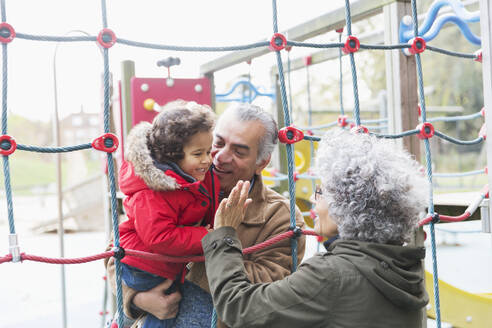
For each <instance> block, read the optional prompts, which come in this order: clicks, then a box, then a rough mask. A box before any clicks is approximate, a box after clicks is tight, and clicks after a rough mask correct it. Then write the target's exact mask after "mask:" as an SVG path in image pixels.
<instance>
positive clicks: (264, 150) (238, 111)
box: [219, 104, 278, 164]
mask: <svg viewBox="0 0 492 328" xmlns="http://www.w3.org/2000/svg"><path fill="white" fill-rule="evenodd" d="M226 112H227V113H231V114H234V115H235V116H236V118H237V120H238V121H239V122H249V121H258V122H260V123H261V124H262V125H263V127H264V128H265V134H264V135H263V137H262V138H261V139H260V144H259V145H258V154H257V159H256V164H259V163H261V162H262V161H263V160H265V159H267V158H268V157H270V155H271V154H272V152H273V149H274V148H275V145H276V144H277V140H278V128H277V122H275V120H274V119H273V117H272V115H270V114H269V113H267V112H266V111H264V110H263V109H262V108H261V107H259V106H256V105H252V104H239V105H233V106H230V107H229V108H227V110H226ZM219 119H220V118H219Z"/></svg>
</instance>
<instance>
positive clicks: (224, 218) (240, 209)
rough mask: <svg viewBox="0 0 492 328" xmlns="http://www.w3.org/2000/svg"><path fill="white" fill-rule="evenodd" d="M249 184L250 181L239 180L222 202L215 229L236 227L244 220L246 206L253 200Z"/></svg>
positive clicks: (216, 215) (216, 216)
mask: <svg viewBox="0 0 492 328" xmlns="http://www.w3.org/2000/svg"><path fill="white" fill-rule="evenodd" d="M249 186H250V183H249V181H242V180H239V181H238V182H237V184H236V186H235V187H234V188H232V190H231V193H230V194H229V197H227V198H224V199H223V200H222V202H220V205H219V209H218V210H217V212H216V213H215V222H214V229H218V228H220V227H225V226H228V227H233V228H235V229H236V228H237V227H238V226H239V225H240V224H241V222H243V219H244V215H245V213H246V208H247V207H248V205H249V204H250V203H251V202H252V200H251V198H248V193H249Z"/></svg>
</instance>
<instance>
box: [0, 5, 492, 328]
mask: <svg viewBox="0 0 492 328" xmlns="http://www.w3.org/2000/svg"><path fill="white" fill-rule="evenodd" d="M451 3H455V1H451ZM272 9H273V19H272V22H273V36H272V37H271V40H270V41H265V42H256V43H251V44H245V45H237V46H217V47H195V46H175V45H165V44H154V43H146V42H139V41H133V40H127V39H123V38H117V37H116V34H115V33H114V32H113V31H112V30H111V29H109V28H108V22H107V12H106V0H101V14H102V15H101V16H102V29H101V31H100V33H99V34H98V35H97V36H46V35H32V34H27V33H20V32H16V31H15V30H14V28H13V26H12V25H10V24H8V23H7V15H6V6H5V0H1V23H0V42H1V43H2V121H1V129H2V131H1V135H0V154H1V155H2V160H3V174H4V183H5V192H6V200H7V214H8V222H9V232H10V234H9V243H10V252H9V254H8V255H6V256H3V257H0V263H5V262H19V261H27V260H31V261H39V262H45V263H56V264H73V263H85V262H89V261H95V260H100V259H103V258H107V257H111V256H114V257H115V259H116V261H115V266H116V286H117V290H116V300H117V311H118V314H122V313H123V307H122V289H121V264H120V260H121V259H122V258H123V257H124V256H137V257H145V258H148V259H153V260H160V261H169V260H172V261H174V262H176V261H181V262H189V261H203V257H188V258H184V257H183V258H179V259H178V258H174V257H168V256H164V255H157V254H149V253H143V252H138V251H134V250H129V249H126V250H124V249H122V248H121V247H120V241H119V229H118V215H117V201H116V184H115V168H114V164H113V152H114V151H115V150H116V149H117V147H118V144H119V141H118V138H117V137H116V136H115V135H114V134H112V133H110V129H109V126H110V124H109V117H110V115H109V110H110V74H109V53H110V50H111V48H112V47H113V46H114V45H116V44H120V45H126V46H131V47H140V48H147V49H158V50H172V51H193V52H224V51H237V50H247V49H252V48H264V47H268V48H269V49H270V50H271V51H273V52H274V53H275V55H276V64H277V68H278V74H279V82H280V95H279V96H280V100H281V103H282V109H283V114H284V123H285V127H284V128H282V129H281V130H280V131H279V140H280V141H281V142H282V143H283V144H285V147H286V152H287V170H288V173H287V175H285V176H282V175H278V176H277V177H276V178H277V179H287V180H288V189H289V196H290V213H291V215H290V230H289V231H287V232H285V233H283V234H280V235H278V236H276V237H274V238H272V239H271V240H269V241H267V242H264V243H262V244H258V245H255V246H253V247H250V248H247V249H245V250H244V253H245V254H247V253H250V252H255V251H258V250H260V249H263V248H265V247H268V246H271V245H273V244H274V243H276V242H279V241H280V240H283V239H286V238H290V240H291V248H292V261H293V268H294V270H295V268H296V267H297V262H298V259H297V238H298V237H299V236H300V235H302V234H307V235H315V234H314V233H313V232H312V231H306V230H301V229H299V228H298V227H296V221H295V206H296V204H295V200H296V196H295V181H296V180H297V179H299V178H306V179H312V180H313V183H314V179H316V177H315V176H313V175H311V174H305V175H300V174H296V172H294V153H293V146H294V144H295V143H296V142H298V141H301V140H308V141H311V142H316V141H319V140H320V137H318V136H314V135H312V133H307V134H306V135H305V134H304V132H303V131H302V130H303V129H302V128H301V129H300V128H296V127H294V126H292V125H291V115H292V113H291V106H289V101H288V99H287V92H286V83H285V78H284V69H283V62H282V51H283V50H284V49H285V50H288V49H289V48H291V47H308V48H319V49H328V48H338V49H339V58H340V67H341V57H342V53H344V54H345V55H348V57H349V61H350V69H351V74H352V88H353V97H354V110H353V117H352V118H351V119H349V118H348V117H347V116H346V115H345V112H344V108H343V101H342V97H340V109H341V115H340V117H339V118H338V120H337V121H336V122H333V123H329V124H325V125H322V126H321V125H320V126H311V124H312V121H311V119H309V122H308V123H309V125H310V126H309V127H306V128H305V129H306V130H310V131H311V130H319V129H322V128H327V127H332V126H336V125H338V126H340V127H349V126H351V131H353V132H354V133H371V134H374V135H376V136H378V137H381V138H391V139H396V138H403V137H407V136H412V135H417V136H418V137H419V138H420V139H421V140H422V141H423V143H424V146H425V158H426V174H427V178H428V180H429V185H430V187H429V191H428V193H429V205H428V216H427V217H426V218H424V219H423V220H422V221H421V222H420V224H421V225H424V224H429V226H430V232H431V233H430V235H431V247H432V263H433V272H434V296H435V309H436V321H437V324H438V327H440V326H441V321H440V320H441V319H440V305H439V287H438V274H437V258H436V245H435V229H434V225H435V224H436V223H437V222H438V221H440V220H441V221H452V222H454V221H461V220H464V219H466V218H468V217H470V216H471V215H472V214H473V212H474V211H475V210H476V209H477V208H478V206H479V205H480V202H481V201H482V200H483V199H484V198H485V197H488V187H486V188H484V189H483V191H482V192H481V194H480V197H479V198H477V200H476V201H475V202H474V203H473V204H471V205H470V206H469V207H468V208H467V210H466V211H465V213H463V214H462V215H460V216H457V217H451V216H444V215H439V214H437V213H436V212H435V211H434V201H433V188H432V178H433V172H432V165H431V163H432V158H431V150H430V143H429V139H430V138H431V137H433V136H437V137H439V138H442V139H444V140H446V141H449V142H452V143H455V144H459V145H474V144H478V143H481V142H483V141H484V140H485V138H486V135H485V129H484V128H482V129H481V131H480V133H479V136H478V137H477V138H476V139H474V140H458V139H456V138H453V137H450V136H447V135H445V134H444V133H442V132H440V131H437V130H435V129H434V127H433V125H432V122H434V121H438V120H441V121H449V120H465V119H472V118H476V117H479V116H480V115H482V116H483V111H481V113H475V114H472V115H468V116H461V117H454V118H451V117H445V118H434V119H427V113H426V103H425V97H424V86H423V74H422V63H421V53H423V52H424V51H425V50H429V51H434V52H437V53H440V54H444V55H449V56H455V57H459V58H464V59H473V60H476V61H481V59H482V55H481V52H477V53H474V54H464V53H458V52H453V51H450V50H446V49H440V48H437V47H432V46H429V45H426V41H425V40H424V38H423V37H422V35H423V33H425V32H427V31H428V30H429V29H428V26H427V25H425V26H424V28H423V29H421V30H419V27H418V20H417V9H416V0H412V1H411V9H412V21H411V22H409V24H407V26H409V27H410V30H408V31H406V32H405V36H406V37H408V42H402V43H399V44H392V45H371V44H362V43H360V41H359V40H358V39H357V37H356V36H354V35H353V34H352V16H351V12H350V10H351V7H350V1H349V0H345V25H346V32H347V36H346V39H345V41H343V40H342V32H343V30H338V31H337V32H339V40H338V41H339V42H335V43H309V42H298V41H292V40H288V39H287V38H286V37H285V36H284V35H283V34H281V33H279V31H278V24H277V3H276V0H272ZM433 10H434V9H433ZM465 14H466V13H465ZM434 18H435V16H434ZM473 19H475V18H470V19H469V20H468V21H473ZM460 28H461V26H460ZM462 29H463V28H462ZM470 37H472V36H470ZM15 38H19V39H25V40H32V41H41V42H96V43H97V44H98V45H99V46H100V47H101V49H102V52H101V53H102V56H103V72H104V74H103V77H104V79H103V85H104V89H103V104H104V118H103V120H104V124H103V125H104V131H103V134H102V135H101V136H99V137H97V138H95V139H94V140H93V141H92V142H90V143H86V144H81V145H74V146H68V147H37V146H28V145H22V144H17V143H16V140H15V139H14V138H13V137H12V136H10V135H8V134H7V107H8V103H7V87H8V69H7V67H8V66H7V63H8V45H9V44H10V42H12V41H13V40H14V39H15ZM360 49H371V50H393V49H399V50H402V51H404V52H406V53H407V54H408V55H413V56H415V60H416V66H417V80H418V94H419V100H420V111H421V123H420V124H419V125H418V126H417V127H416V128H415V129H413V130H409V131H404V132H401V133H398V134H378V133H374V132H372V131H369V129H368V128H367V127H366V126H364V125H362V124H367V123H369V124H371V123H378V124H379V123H385V122H387V119H385V118H383V119H378V120H365V121H364V120H361V115H360V104H359V95H358V84H357V69H356V63H355V53H356V52H357V51H358V50H360ZM289 63H290V61H289ZM289 65H290V64H289ZM289 70H290V68H289ZM340 75H341V71H340ZM341 78H342V76H340V80H341ZM308 80H309V79H308ZM289 89H290V78H289ZM257 93H259V92H258V91H257V90H255V94H257ZM340 93H342V85H341V84H340ZM289 94H291V93H290V92H289ZM268 96H271V95H268ZM308 102H309V107H310V102H311V100H310V98H309V99H308ZM290 105H292V101H291V100H290ZM90 148H92V149H95V150H98V151H103V152H106V159H107V167H108V177H109V192H110V197H111V220H112V225H113V234H114V235H113V238H114V249H113V250H111V251H108V252H104V253H101V254H97V255H94V256H88V257H83V258H76V259H66V258H62V259H54V258H46V257H41V256H34V255H28V254H25V253H21V252H20V247H19V245H18V242H17V234H16V230H15V222H14V211H13V201H12V189H11V182H10V168H9V156H10V155H12V154H13V153H14V152H15V151H16V150H23V151H31V152H40V153H61V152H71V151H78V150H83V149H90ZM311 155H313V146H312V144H311ZM480 173H484V170H480V171H474V172H466V173H464V174H480ZM462 174H463V173H462ZM434 176H437V175H434ZM117 318H118V321H117V325H118V326H119V327H123V316H122V315H118V316H117ZM215 322H216V316H215V313H214V316H213V319H212V326H215Z"/></svg>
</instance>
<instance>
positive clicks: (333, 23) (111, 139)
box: [0, 0, 492, 327]
mask: <svg viewBox="0 0 492 328" xmlns="http://www.w3.org/2000/svg"><path fill="white" fill-rule="evenodd" d="M104 8H105V7H104V1H103V9H104ZM481 8H482V10H483V13H482V19H481V21H482V24H484V25H485V24H489V25H488V26H490V16H491V15H492V9H491V8H490V6H489V4H488V3H487V1H485V0H483V1H482V2H481ZM348 9H350V8H341V9H340V10H337V11H334V12H331V13H329V14H327V15H324V16H322V17H320V18H318V19H317V21H318V23H317V24H318V25H316V24H315V23H314V20H313V21H311V22H306V24H303V26H302V28H301V27H299V28H293V29H292V30H289V31H286V32H285V33H281V34H280V35H282V36H283V35H288V37H289V39H288V40H285V42H284V41H283V40H282V38H281V37H280V36H279V35H276V36H274V38H272V41H271V42H270V47H271V48H273V50H274V51H275V52H276V54H277V59H278V63H277V64H278V66H277V67H278V70H277V71H274V74H273V75H272V77H273V80H274V83H273V84H272V85H275V86H276V87H277V89H276V92H275V94H276V95H277V97H276V100H277V108H278V109H279V110H278V113H279V115H278V118H277V119H278V122H279V125H280V126H286V129H284V130H283V131H284V134H283V138H282V137H281V141H283V142H285V143H286V145H287V146H286V149H284V148H283V147H281V148H280V149H281V151H280V156H279V159H278V161H277V164H278V166H277V167H280V172H284V174H285V175H286V176H287V177H288V178H287V179H282V180H284V181H285V182H287V180H288V181H289V188H288V189H289V196H290V198H291V200H292V201H291V204H293V203H294V200H295V199H297V200H298V204H299V200H306V197H307V196H308V195H309V194H310V193H311V192H312V189H310V188H312V181H313V180H314V179H313V177H309V174H306V173H309V172H308V168H309V167H310V163H309V159H310V158H312V157H311V156H310V155H309V152H310V151H312V148H311V145H312V141H316V140H317V137H309V136H307V135H303V136H302V137H301V134H300V133H299V131H300V130H298V129H295V128H291V129H289V128H290V127H291V124H290V123H291V122H290V119H289V115H288V111H287V112H286V108H287V109H288V105H287V101H286V92H285V85H284V77H283V72H282V67H283V65H282V61H281V57H280V52H281V51H282V50H283V47H285V46H286V45H291V46H306V47H308V46H313V47H314V45H313V44H307V43H303V42H302V41H304V40H305V39H308V38H310V37H312V36H314V35H316V34H321V33H324V32H326V31H328V30H332V29H340V28H342V27H343V26H344V25H345V24H347V28H348V29H347V33H348V36H349V37H350V36H351V32H350V28H349V27H350V24H351V20H350V19H352V20H353V21H355V20H358V19H362V18H365V17H367V16H368V15H372V14H375V13H379V12H381V11H384V14H385V19H387V20H388V21H387V24H388V26H387V27H388V28H387V29H386V30H387V31H388V35H387V36H385V39H386V40H387V41H388V42H387V43H386V44H397V43H398V44H400V40H396V39H392V38H395V37H396V35H397V34H395V32H396V31H397V30H398V27H397V26H398V24H399V22H400V20H401V19H402V18H403V17H402V16H403V14H404V13H405V14H407V13H409V12H410V9H411V8H410V4H408V3H400V2H394V1H389V0H386V1H374V2H371V3H367V2H364V1H362V2H356V3H354V4H353V5H352V7H351V13H352V14H350V12H349V10H348ZM346 11H347V13H346ZM405 11H406V12H405ZM395 13H398V14H395ZM413 14H414V16H415V14H416V13H413ZM103 15H105V9H104V10H103ZM319 19H321V20H325V21H324V23H323V24H321V26H322V27H320V25H319ZM3 21H4V22H5V18H3ZM414 23H415V22H414ZM310 24H311V25H310ZM104 27H105V28H107V26H104ZM3 28H4V29H9V28H8V26H6V25H3ZM9 31H10V33H11V35H12V34H14V33H13V32H12V31H13V30H9ZM274 32H275V33H278V31H274ZM24 36H25V35H24ZM18 37H22V34H20V33H19V36H18ZM490 38H491V36H490V29H488V30H487V28H482V49H483V53H484V56H483V66H484V94H485V108H488V107H490V105H491V104H490V101H491V99H490V97H491V94H490V93H491V92H492V91H491V88H490V87H491V85H490V83H492V82H491V79H490V75H491V72H490V68H491V67H490V43H491V42H490V41H491V40H490ZM92 39H93V37H90V38H89V39H87V38H84V37H82V38H81V39H80V40H81V41H87V40H91V41H94V40H92ZM361 40H362V39H361ZM10 41H12V40H10ZM10 41H6V40H2V42H4V44H3V46H4V48H6V44H7V43H8V42H10ZM352 41H354V39H352ZM98 42H99V43H100V44H101V46H102V47H104V56H105V85H106V86H107V84H108V81H107V80H108V76H107V75H108V74H107V73H108V67H107V56H108V49H109V48H111V46H113V44H115V43H118V42H121V43H123V44H129V43H130V42H129V41H128V40H118V39H117V38H116V36H115V35H114V33H112V32H111V33H110V31H108V30H105V31H104V30H103V31H102V32H101V34H100V35H99V37H98ZM354 42H355V41H354ZM413 44H414V45H415V46H416V47H418V46H417V45H416V44H415V43H413ZM266 45H268V42H267V43H262V44H261V45H260V46H257V47H256V46H255V47H253V48H250V49H246V48H245V49H243V50H242V51H241V52H238V53H232V54H231V55H228V56H224V57H222V58H219V59H218V60H216V61H212V62H210V63H207V64H205V65H203V66H202V73H203V74H204V75H205V77H206V78H207V79H208V81H213V80H214V78H213V74H214V72H216V71H218V70H220V69H224V68H227V67H228V66H230V65H233V64H235V63H238V62H241V61H245V60H251V59H252V58H254V57H256V56H260V55H262V54H264V53H266V52H267V51H268V50H266ZM282 46H283V47H282ZM342 46H345V47H346V48H347V47H348V48H349V50H353V51H348V55H349V56H350V59H351V64H352V67H353V68H354V70H355V63H354V59H353V57H354V52H356V51H357V50H359V49H357V50H354V49H355V47H354V46H351V45H350V42H349V44H348V46H347V44H345V45H344V44H336V43H335V44H328V45H327V46H326V48H328V49H329V51H324V55H323V56H326V53H329V52H331V51H332V50H333V51H335V50H336V51H337V52H338V50H339V49H340V48H341V47H342ZM350 47H352V48H350ZM364 48H365V49H388V50H389V49H393V51H388V53H389V54H388V56H389V57H390V58H389V62H390V63H391V64H390V65H389V66H390V69H389V70H388V71H389V72H390V73H388V78H387V80H388V103H390V104H392V106H388V107H389V108H395V110H394V111H390V112H389V113H388V115H389V117H388V133H389V134H388V135H386V136H384V135H383V136H382V137H388V136H389V137H395V138H396V136H400V137H401V136H410V135H419V136H421V137H423V138H422V139H423V140H424V142H426V147H427V145H428V139H429V138H430V137H432V135H431V132H430V131H431V127H432V125H430V126H429V125H425V126H423V128H422V129H420V130H418V129H415V126H416V125H417V124H418V123H419V118H418V113H417V111H416V110H415V109H416V108H417V85H418V83H417V78H421V77H418V76H417V75H421V73H420V74H417V69H416V67H415V66H419V65H416V64H415V58H418V60H417V61H419V60H420V57H419V53H420V52H416V53H415V54H414V55H415V57H403V55H402V54H401V53H400V51H395V49H406V48H409V46H401V45H399V46H393V47H390V46H386V48H384V47H377V46H372V47H368V46H367V44H360V49H364ZM427 49H428V50H430V49H431V47H429V46H428V47H427ZM345 50H347V49H345ZM422 51H423V50H422ZM480 56H482V55H480ZM476 57H477V56H476V55H470V56H468V57H467V58H471V59H473V58H476ZM319 60H320V57H317V56H316V55H315V54H313V55H312V56H311V64H315V63H316V62H319ZM294 66H295V65H294ZM4 74H6V72H5V71H4ZM134 81H138V80H137V79H134ZM356 81H357V80H356V76H354V85H355V87H354V97H356V98H357V93H356ZM203 83H205V82H203ZM487 83H488V84H487ZM176 85H177V84H176ZM200 85H202V84H201V83H200ZM395 86H396V87H395ZM139 87H140V90H142V84H140V85H139ZM160 87H161V88H162V87H164V86H163V85H161V86H160ZM166 87H169V85H167V84H166ZM144 89H145V88H144ZM198 89H200V88H198ZM148 90H153V89H152V88H151V87H149V89H148ZM194 90H195V92H198V91H197V88H194ZM202 90H204V89H202ZM209 90H211V91H210V92H211V93H212V92H213V90H214V87H213V84H212V85H210V89H209ZM104 91H105V129H104V130H105V134H104V135H102V136H101V137H99V138H97V139H96V140H95V141H94V142H93V143H91V144H84V145H79V146H73V147H64V148H63V149H62V148H59V149H54V148H51V149H39V148H38V149H37V150H41V151H45V152H59V151H62V152H65V151H74V150H80V149H88V148H95V149H97V150H101V151H105V152H107V153H108V171H109V175H110V192H111V196H112V197H111V198H112V214H113V223H114V221H115V211H116V209H115V207H116V206H115V190H114V181H111V179H113V178H114V177H111V175H114V168H113V167H112V165H113V164H112V155H111V153H112V152H113V151H114V150H115V149H116V147H117V143H118V139H117V138H115V136H113V135H110V134H108V133H109V125H108V123H107V120H108V117H107V116H109V113H107V112H108V107H109V99H108V97H109V95H108V90H107V87H105V89H104ZM127 91H128V90H127ZM142 91H143V90H142ZM419 92H420V95H421V97H423V94H422V90H419ZM123 94H125V91H123V88H122V95H123ZM278 95H281V96H278ZM157 97H158V95H155V96H152V97H147V98H145V99H140V100H139V102H138V103H139V104H141V103H142V102H143V103H145V102H146V103H147V107H145V105H144V109H142V108H140V109H141V112H142V113H146V112H145V111H144V110H146V111H148V113H147V114H151V113H152V112H151V111H150V109H152V110H153V109H155V108H158V107H156V106H155V104H157V105H158V106H160V105H162V102H161V101H164V100H158V99H157ZM147 99H152V100H151V101H147ZM188 100H192V99H188ZM421 100H422V99H421ZM152 101H153V102H152ZM122 102H123V101H122ZM211 102H212V105H214V103H213V98H212V100H211ZM421 106H422V122H423V124H425V123H426V122H428V121H429V120H426V117H425V101H421ZM356 107H358V105H357V106H356ZM281 111H283V112H284V116H283V117H282V115H280V113H281ZM358 111H359V108H354V118H353V121H354V122H355V124H356V127H360V128H362V127H361V123H362V121H361V120H360V115H359V114H360V113H359V112H358ZM3 114H4V115H6V113H3ZM154 114H155V113H154ZM485 114H486V116H488V117H490V114H488V112H486V113H485ZM132 115H135V113H134V114H132ZM135 117H136V116H133V118H135ZM144 119H148V118H144ZM337 123H340V125H344V123H347V119H345V120H344V118H343V116H342V117H341V118H340V120H339V122H337ZM4 125H6V123H4ZM425 128H427V130H426V129H425ZM402 131H403V132H402ZM408 131H410V132H411V133H408ZM405 132H407V133H406V134H405ZM436 132H438V131H434V130H433V129H432V133H435V135H437V136H439V134H438V133H436ZM2 133H3V134H4V136H6V137H2V140H1V141H2V150H3V153H2V155H3V159H4V172H8V156H9V155H11V154H12V153H13V152H14V151H15V146H14V145H15V141H14V140H13V138H9V136H7V135H6V127H5V128H4V129H3V132H2ZM484 136H485V133H484V134H482V136H481V137H479V138H478V139H480V138H481V140H479V141H477V142H481V141H483V140H484V139H485V137H484ZM441 137H442V134H441ZM445 137H446V136H444V137H443V138H445ZM303 138H304V139H305V140H304V141H301V139H303ZM293 139H297V140H295V141H299V143H296V145H295V146H296V148H297V150H298V151H299V153H298V156H297V158H296V157H295V156H294V155H295V150H294V149H292V148H294V147H293V143H294V142H292V143H291V141H293ZM409 139H410V138H407V139H404V140H403V143H404V144H405V146H406V147H407V149H409V150H410V151H411V152H412V153H414V154H419V151H418V149H419V143H418V140H415V139H417V138H412V139H411V140H409ZM123 140H124V137H123V138H122V140H121V141H122V143H123ZM313 147H314V146H313ZM489 148H490V147H489ZM17 149H19V150H27V151H36V147H30V146H25V145H21V144H19V145H17ZM488 150H489V151H488V156H492V155H490V154H491V153H492V152H491V151H490V149H488ZM9 152H10V153H9ZM488 159H489V161H490V159H491V158H490V157H488ZM110 163H111V164H110ZM286 163H287V168H286V167H285V166H286ZM428 165H429V163H428ZM6 167H7V169H5V168H6ZM295 167H296V168H297V170H296V171H297V172H294V171H295V170H294V168H295ZM428 173H429V171H428ZM267 174H271V172H270V173H266V174H265V175H267ZM302 174H306V176H304V178H305V179H302V178H303V177H302V176H301V175H302ZM271 175H272V178H275V177H276V176H277V175H275V174H271ZM295 175H296V176H295ZM6 176H7V175H6ZM429 176H430V179H431V178H432V171H430V174H429ZM277 177H280V176H277ZM296 178H297V179H299V180H297V181H294V180H296ZM293 182H296V184H297V187H298V190H297V191H296V193H294V190H293V189H294V188H293V187H292V184H293ZM8 183H9V181H8V179H6V190H8V189H9V188H8V186H7V185H8ZM282 183H283V182H282ZM285 187H286V186H285V184H284V186H281V188H285ZM305 190H306V191H305ZM304 194H306V195H304ZM430 194H431V200H430V209H429V213H430V216H429V217H430V220H428V222H430V225H431V229H433V226H434V224H435V223H437V222H434V220H433V219H435V216H434V215H433V214H434V202H433V199H432V191H430ZM483 198H485V193H484V194H483V197H482V195H481V197H480V199H479V201H475V203H474V204H472V206H469V207H468V208H469V210H468V212H465V213H468V216H466V215H465V216H466V217H469V216H471V215H472V214H473V213H472V212H475V210H476V209H477V208H478V207H479V206H480V205H482V200H483ZM10 201H11V200H10ZM436 205H437V204H436ZM292 206H293V205H292ZM306 206H308V205H306ZM8 209H9V223H10V225H11V228H12V227H13V211H12V208H11V206H10V204H9V206H8ZM436 209H437V206H436ZM303 210H304V209H303ZM482 212H483V213H484V214H486V213H487V211H482ZM445 219H446V217H445V216H441V220H443V221H444V220H445ZM487 219H488V217H482V220H483V222H487V221H486V220H487ZM424 223H427V222H424ZM308 224H309V221H308ZM489 227H490V225H489ZM116 230H117V229H116ZM484 231H485V230H484ZM488 232H490V228H489V231H488ZM11 236H12V237H11V238H10V240H11V255H10V257H7V258H5V259H3V261H0V262H5V261H14V262H15V261H18V260H19V259H20V258H21V254H20V253H19V247H18V245H17V242H16V241H15V239H16V238H14V236H15V229H11ZM288 237H291V235H290V236H288ZM115 240H117V236H116V235H115ZM104 255H105V256H106V255H115V253H114V252H113V253H112V254H104ZM33 258H34V257H31V259H33ZM99 258H102V257H99ZM22 259H23V260H26V259H29V258H28V257H25V256H24V257H22ZM59 263H62V262H59ZM436 279H437V274H436ZM428 281H430V280H428ZM435 285H436V282H434V287H435ZM119 293H120V294H121V292H120V291H119ZM450 295H451V297H450V298H449V299H448V298H447V297H448V296H445V294H443V295H442V297H446V299H445V300H444V299H443V300H444V301H443V302H446V303H451V302H453V300H452V299H453V298H456V297H457V295H462V293H459V292H456V291H452V292H451V294H450ZM484 298H485V299H488V298H487V297H485V296H484ZM436 299H437V305H436V306H435V307H432V308H431V309H430V310H429V313H431V314H432V311H434V312H433V313H435V315H436V317H437V319H438V323H439V325H440V318H439V313H440V311H439V302H438V300H439V297H437V298H436ZM120 301H121V300H119V302H120ZM485 304H486V305H487V304H489V305H490V303H487V301H486V303H485ZM441 310H443V311H444V308H442V309H441ZM477 315H478V316H482V315H485V314H484V313H483V312H480V311H479V312H478V314H476V315H475V314H474V315H473V316H474V317H475V318H476V316H477ZM473 316H472V321H471V324H473V325H476V324H477V322H479V321H478V320H473ZM443 318H444V320H445V321H447V319H446V315H445V314H444V312H443ZM453 320H454V319H453ZM456 320H458V319H456ZM486 322H490V320H489V321H486ZM457 324H458V323H457ZM477 327H479V326H478V325H477Z"/></svg>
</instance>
